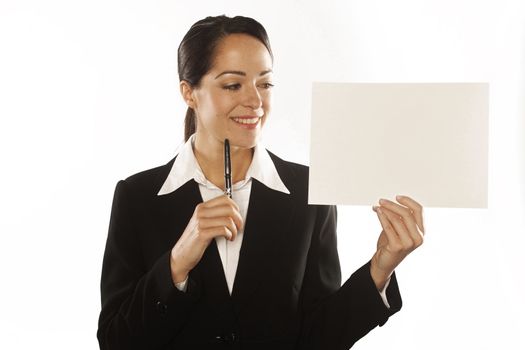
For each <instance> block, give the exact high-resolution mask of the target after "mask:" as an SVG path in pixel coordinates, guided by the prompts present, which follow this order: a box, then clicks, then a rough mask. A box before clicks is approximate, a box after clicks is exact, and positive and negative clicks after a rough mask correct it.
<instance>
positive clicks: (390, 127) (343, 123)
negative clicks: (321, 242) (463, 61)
mask: <svg viewBox="0 0 525 350" xmlns="http://www.w3.org/2000/svg"><path fill="white" fill-rule="evenodd" d="M488 96H489V85H488V84H487V83H314V84H313V88H312V122H311V123H312V124H311V146H310V178H309V199H308V201H309V203H310V204H347V205H373V204H377V201H378V199H379V198H388V199H390V200H395V195H397V194H401V195H407V196H410V197H412V198H413V199H415V200H416V201H418V202H419V203H421V204H422V205H423V206H425V207H456V208H458V207H459V208H486V207H487V192H488V190H487V188H488Z"/></svg>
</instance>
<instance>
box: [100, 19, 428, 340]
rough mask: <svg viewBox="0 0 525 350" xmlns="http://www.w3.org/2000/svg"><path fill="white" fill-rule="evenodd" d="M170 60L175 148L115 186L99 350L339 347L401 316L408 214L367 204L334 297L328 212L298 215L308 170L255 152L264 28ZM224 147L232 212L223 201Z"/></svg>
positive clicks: (215, 25)
mask: <svg viewBox="0 0 525 350" xmlns="http://www.w3.org/2000/svg"><path fill="white" fill-rule="evenodd" d="M178 59H179V62H178V63H179V78H180V89H181V94H182V97H183V98H184V100H185V102H186V103H187V105H188V112H187V115H186V121H185V122H186V129H185V138H186V144H185V145H184V147H183V148H182V150H181V151H180V152H179V154H178V155H177V156H176V157H175V158H174V159H172V160H171V161H170V162H168V163H167V164H166V165H164V166H160V167H157V168H154V169H150V170H147V171H144V172H141V173H138V174H135V175H133V176H130V177H129V178H127V179H126V180H122V181H119V182H118V184H117V187H116V190H115V196H114V201H113V208H112V213H111V220H110V227H109V234H108V240H107V245H106V251H105V254H104V263H103V271H102V282H101V294H102V311H101V314H100V319H99V329H98V333H97V336H98V339H99V342H100V347H101V349H222V348H244V349H347V348H349V347H351V346H352V345H353V344H354V343H355V342H356V341H357V340H358V339H360V338H361V337H362V336H364V335H365V334H366V333H368V332H369V331H370V330H371V329H373V328H374V327H376V326H377V325H382V324H384V323H385V322H386V320H387V319H388V317H389V316H390V315H392V314H393V313H395V312H397V311H398V310H399V309H400V307H401V298H400V296H399V291H398V288H397V283H396V278H395V274H394V269H395V267H396V266H397V265H398V264H399V263H400V262H401V261H402V260H403V259H404V257H405V256H406V255H407V254H409V253H410V252H411V251H412V250H413V249H415V248H416V247H417V246H419V245H420V244H421V243H422V241H423V236H422V232H423V218H422V208H421V206H420V205H419V204H418V203H417V202H415V201H414V200H412V199H410V198H408V197H402V198H398V202H399V203H400V204H397V203H394V202H391V201H383V200H382V201H380V206H378V207H374V208H373V209H374V210H375V211H376V213H377V215H378V218H379V221H380V222H381V225H382V227H383V231H382V232H381V234H380V236H379V240H378V245H377V251H376V252H375V254H374V255H373V257H372V258H371V260H370V261H369V262H367V263H366V264H364V265H363V267H361V268H360V269H358V270H357V271H356V272H355V273H354V274H353V275H352V276H351V277H350V278H349V279H348V281H346V282H345V284H344V285H343V286H341V273H340V266H339V259H338V255H337V246H336V208H335V207H334V206H314V205H308V204H307V193H308V191H307V187H308V168H307V167H305V166H302V165H299V164H294V163H290V162H287V161H284V160H282V159H280V158H278V157H277V156H275V155H274V154H272V153H270V152H268V151H266V150H265V149H264V148H263V147H262V146H261V145H260V144H258V142H259V139H260V136H261V132H262V129H263V127H264V124H265V122H266V119H267V118H268V115H269V112H270V109H271V87H272V64H273V57H272V51H271V49H270V44H269V41H268V38H267V35H266V32H265V30H264V28H263V27H262V26H261V25H260V24H259V23H258V22H256V21H255V20H253V19H251V18H246V17H235V18H228V17H225V16H219V17H208V18H206V19H203V20H201V21H198V22H197V23H195V24H194V25H193V26H192V27H191V29H190V30H189V32H188V33H187V34H186V36H185V37H184V39H183V40H182V42H181V44H180V46H179V52H178ZM226 138H228V139H229V141H230V144H231V159H232V174H233V179H232V180H233V181H232V182H233V184H234V185H233V199H230V198H229V197H228V196H226V195H224V194H223V192H224V159H223V148H224V140H225V139H226ZM241 246H242V249H241Z"/></svg>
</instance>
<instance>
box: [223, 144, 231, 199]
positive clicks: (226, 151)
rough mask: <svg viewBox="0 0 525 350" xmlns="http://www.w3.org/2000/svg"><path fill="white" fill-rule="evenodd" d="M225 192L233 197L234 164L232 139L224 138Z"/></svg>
mask: <svg viewBox="0 0 525 350" xmlns="http://www.w3.org/2000/svg"><path fill="white" fill-rule="evenodd" d="M224 187H225V188H226V189H225V191H224V194H226V195H228V197H230V198H232V165H231V160H230V141H228V139H224Z"/></svg>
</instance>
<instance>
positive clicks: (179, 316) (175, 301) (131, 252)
mask: <svg viewBox="0 0 525 350" xmlns="http://www.w3.org/2000/svg"><path fill="white" fill-rule="evenodd" d="M135 215H136V213H135V212H134V205H133V202H132V197H131V195H130V193H129V189H128V185H127V183H126V182H125V181H119V182H118V184H117V186H116V189H115V194H114V198H113V206H112V210H111V219H110V224H109V232H108V238H107V242H106V250H105V253H104V261H103V267H102V278H101V296H102V311H101V313H100V318H99V328H98V332H97V337H98V340H99V343H100V348H101V349H107V350H111V349H138V348H147V349H156V348H158V347H161V346H162V345H164V344H167V343H169V341H170V340H171V339H172V338H173V337H174V336H176V335H177V332H179V331H180V329H181V328H182V327H183V325H184V323H185V320H186V319H187V317H188V315H189V314H190V312H191V309H192V306H193V304H194V303H195V301H196V297H195V296H194V295H192V293H183V292H181V291H179V290H178V289H177V288H175V286H174V284H173V281H172V276H171V270H170V250H168V251H166V252H165V253H164V254H163V255H162V256H160V257H159V259H158V260H157V261H156V262H155V263H154V264H153V266H152V267H151V268H150V269H146V268H145V266H144V263H143V257H142V254H143V253H142V247H141V242H140V240H139V237H138V232H136V229H137V226H136V225H135V223H134V222H133V219H134V218H135V217H136V216H135ZM188 283H189V285H188V290H191V288H192V285H191V283H192V280H191V278H190V279H189V281H188Z"/></svg>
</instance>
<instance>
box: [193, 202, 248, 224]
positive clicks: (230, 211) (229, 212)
mask: <svg viewBox="0 0 525 350" xmlns="http://www.w3.org/2000/svg"><path fill="white" fill-rule="evenodd" d="M197 216H198V217H199V219H205V218H208V219H211V218H216V217H230V218H231V219H232V220H233V222H234V223H235V225H236V226H237V228H238V229H239V230H241V229H242V226H243V220H242V216H241V213H239V211H238V210H236V209H235V208H232V207H231V206H230V205H229V204H224V205H220V206H215V207H211V208H207V207H203V208H202V209H201V210H200V211H199V212H198V213H197Z"/></svg>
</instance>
